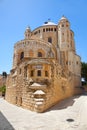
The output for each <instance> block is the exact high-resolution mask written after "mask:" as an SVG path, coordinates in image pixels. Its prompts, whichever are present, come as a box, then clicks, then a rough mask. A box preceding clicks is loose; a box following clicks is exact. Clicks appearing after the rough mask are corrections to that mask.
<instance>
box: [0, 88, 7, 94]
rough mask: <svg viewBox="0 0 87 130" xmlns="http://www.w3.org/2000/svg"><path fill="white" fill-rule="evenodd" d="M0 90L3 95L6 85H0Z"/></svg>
mask: <svg viewBox="0 0 87 130" xmlns="http://www.w3.org/2000/svg"><path fill="white" fill-rule="evenodd" d="M0 92H2V96H5V92H6V86H5V85H3V86H1V87H0Z"/></svg>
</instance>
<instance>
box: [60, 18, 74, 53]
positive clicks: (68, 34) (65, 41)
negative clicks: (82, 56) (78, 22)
mask: <svg viewBox="0 0 87 130" xmlns="http://www.w3.org/2000/svg"><path fill="white" fill-rule="evenodd" d="M58 44H59V48H60V50H61V51H68V50H70V51H75V45H74V33H73V31H72V30H71V29H70V23H69V21H68V19H67V18H66V17H65V16H62V18H61V19H60V21H59V23H58Z"/></svg>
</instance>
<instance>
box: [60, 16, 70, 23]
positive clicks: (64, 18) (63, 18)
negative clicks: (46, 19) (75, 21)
mask: <svg viewBox="0 0 87 130" xmlns="http://www.w3.org/2000/svg"><path fill="white" fill-rule="evenodd" d="M63 20H66V21H67V22H69V21H68V19H67V18H66V17H65V16H64V15H63V16H62V18H61V19H60V21H63Z"/></svg>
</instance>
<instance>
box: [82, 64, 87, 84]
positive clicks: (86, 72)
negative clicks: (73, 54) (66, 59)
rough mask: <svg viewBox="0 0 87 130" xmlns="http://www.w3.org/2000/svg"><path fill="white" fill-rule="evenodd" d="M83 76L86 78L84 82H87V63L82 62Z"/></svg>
mask: <svg viewBox="0 0 87 130" xmlns="http://www.w3.org/2000/svg"><path fill="white" fill-rule="evenodd" d="M81 77H82V78H83V79H84V83H85V84H87V63H85V62H82V63H81Z"/></svg>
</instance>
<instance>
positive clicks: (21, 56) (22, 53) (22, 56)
mask: <svg viewBox="0 0 87 130" xmlns="http://www.w3.org/2000/svg"><path fill="white" fill-rule="evenodd" d="M23 58H24V52H21V54H20V60H22V59H23Z"/></svg>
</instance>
